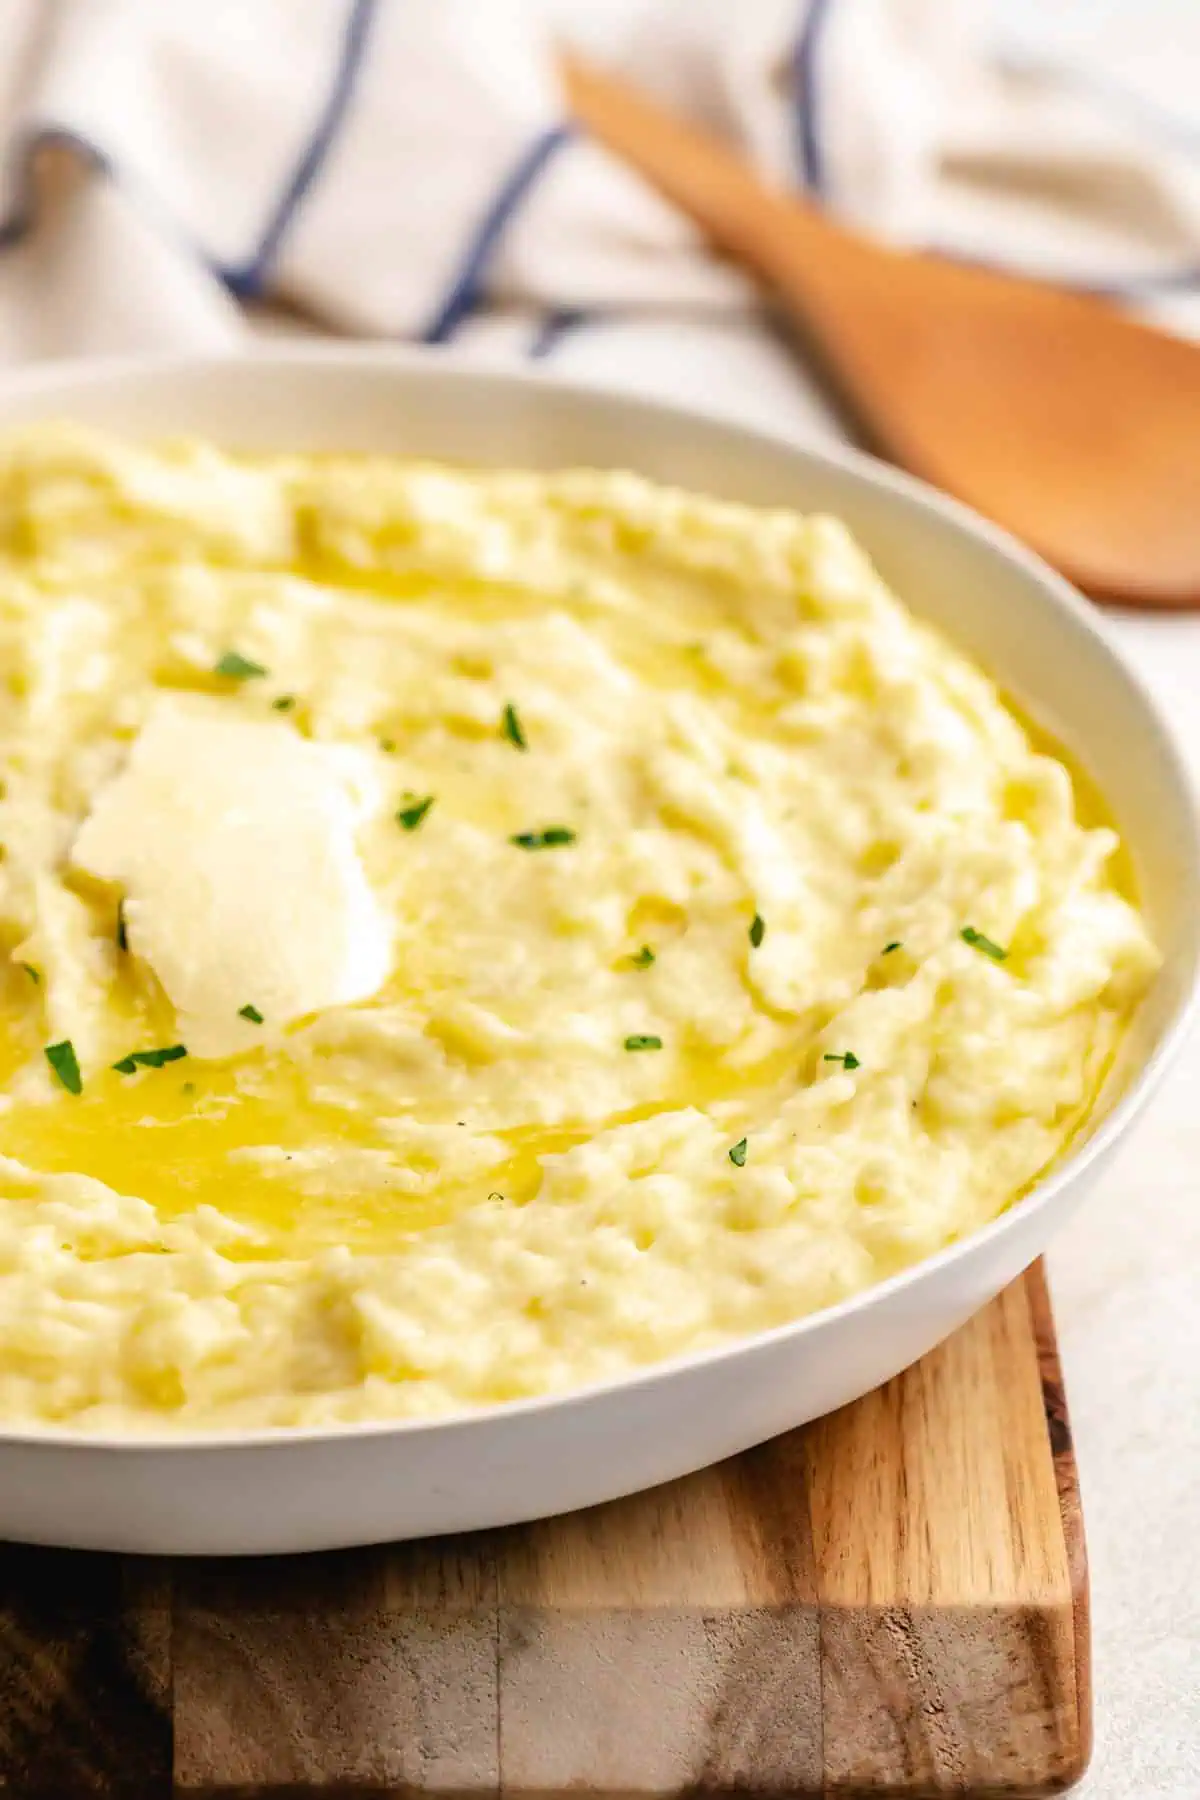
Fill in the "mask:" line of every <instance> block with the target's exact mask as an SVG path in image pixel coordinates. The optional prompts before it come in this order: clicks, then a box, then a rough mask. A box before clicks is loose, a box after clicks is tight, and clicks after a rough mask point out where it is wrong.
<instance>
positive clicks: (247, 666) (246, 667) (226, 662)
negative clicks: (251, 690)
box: [213, 650, 268, 681]
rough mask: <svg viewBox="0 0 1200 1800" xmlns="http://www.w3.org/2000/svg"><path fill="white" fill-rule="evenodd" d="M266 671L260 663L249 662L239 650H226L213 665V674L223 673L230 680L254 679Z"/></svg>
mask: <svg viewBox="0 0 1200 1800" xmlns="http://www.w3.org/2000/svg"><path fill="white" fill-rule="evenodd" d="M267 673H268V671H267V670H266V669H265V668H264V667H263V665H262V663H256V662H251V661H250V658H249V657H248V656H243V655H242V653H241V651H240V650H226V651H225V652H224V654H223V655H222V656H220V657H218V659H217V661H216V663H215V664H214V665H213V674H214V675H224V676H226V677H227V678H228V679H229V680H230V681H255V680H257V678H258V677H259V676H260V675H266V674H267Z"/></svg>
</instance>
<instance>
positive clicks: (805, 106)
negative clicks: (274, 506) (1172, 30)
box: [0, 0, 1200, 362]
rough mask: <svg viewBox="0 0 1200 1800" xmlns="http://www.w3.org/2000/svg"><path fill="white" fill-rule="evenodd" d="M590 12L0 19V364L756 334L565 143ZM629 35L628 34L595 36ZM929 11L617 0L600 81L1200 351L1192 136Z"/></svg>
mask: <svg viewBox="0 0 1200 1800" xmlns="http://www.w3.org/2000/svg"><path fill="white" fill-rule="evenodd" d="M595 14H596V8H595V7H594V6H589V5H587V4H586V3H585V0H575V3H574V4H572V0H253V4H247V3H246V0H4V4H3V6H0V361H9V362H12V361H25V360H28V359H31V358H36V357H43V356H53V355H69V354H87V353H96V352H107V351H127V350H131V349H167V348H187V347H197V348H210V349H211V348H213V347H219V346H221V345H222V344H229V345H235V344H237V343H239V342H240V341H241V340H242V339H243V338H244V336H245V334H246V333H247V331H248V330H253V329H256V328H259V327H260V326H261V324H262V322H263V321H264V320H266V321H269V322H272V323H274V325H275V326H276V327H277V328H278V326H279V325H280V323H281V322H282V323H283V325H284V328H287V327H288V325H289V324H293V323H298V322H299V321H305V322H307V324H308V326H309V328H313V327H315V328H316V329H319V330H322V331H329V332H337V333H341V334H350V335H361V336H370V337H385V338H401V339H412V340H418V341H424V342H427V343H446V342H449V341H451V340H453V339H458V338H463V339H466V340H468V341H470V340H471V339H473V338H477V337H478V336H479V335H480V334H481V333H482V332H484V331H485V330H486V327H487V325H488V323H489V321H491V322H494V321H495V320H496V319H497V318H503V319H504V320H505V321H507V322H508V323H509V325H510V327H511V330H510V333H509V341H510V342H512V343H513V344H514V345H516V346H517V347H519V348H522V349H524V350H525V351H526V352H527V353H530V354H544V353H546V352H548V351H549V350H550V349H551V348H552V347H553V345H554V344H555V342H556V340H557V339H558V338H559V337H560V336H561V335H562V334H563V333H564V332H569V331H570V330H572V329H576V328H579V327H581V326H582V325H583V324H585V323H586V322H587V321H589V320H594V319H597V318H600V319H603V318H604V317H606V316H610V317H614V318H617V317H626V316H631V315H636V314H638V313H649V314H654V315H658V316H675V315H678V316H679V317H681V318H686V317H688V316H691V317H695V316H697V315H703V316H706V317H711V316H713V315H718V316H719V315H724V314H734V315H736V314H745V313H746V312H747V311H748V310H750V309H752V308H753V307H754V306H755V304H756V303H755V300H754V297H753V295H752V294H751V293H750V292H749V290H748V288H747V286H746V284H745V282H744V280H743V279H742V277H741V276H740V274H739V273H738V272H737V271H735V270H732V269H730V268H728V267H726V266H724V265H722V264H720V263H718V262H716V261H715V260H713V259H711V258H709V257H707V256H706V255H705V254H704V252H703V248H702V246H701V245H700V243H699V242H698V240H697V238H696V235H695V233H694V231H693V229H692V228H691V226H690V225H689V224H688V222H687V221H686V220H684V219H682V218H681V217H680V216H679V215H677V214H676V213H674V212H673V211H672V210H671V209H670V208H669V207H668V206H667V205H666V204H664V203H663V202H662V201H660V200H659V199H658V198H657V196H656V195H655V194H653V193H652V192H651V191H650V190H649V189H648V188H647V187H646V186H645V185H644V184H643V183H642V182H641V181H640V180H639V179H638V178H637V177H636V176H634V175H632V174H631V173H629V172H628V171H626V170H625V169H624V168H623V167H621V166H620V165H619V164H617V163H616V162H614V161H613V159H612V158H610V157H609V156H608V155H607V154H606V153H605V152H604V151H602V150H601V149H599V148H598V147H596V146H594V145H592V144H589V143H588V142H586V141H585V140H583V139H581V138H580V137H579V136H578V135H577V134H576V133H575V132H573V131H572V129H571V127H570V125H569V123H568V122H567V121H566V119H565V118H564V116H563V110H562V102H561V98H560V95H559V92H558V89H557V84H556V81H555V74H554V64H553V34H554V33H555V32H559V33H565V34H566V35H567V36H571V35H573V34H575V33H581V34H582V41H583V42H584V43H585V44H586V43H587V42H588V41H589V38H594V37H595V32H596V23H595ZM618 15H619V17H618ZM973 17H974V11H973V8H972V6H971V5H968V4H955V5H948V4H947V3H946V0H804V3H803V4H801V5H799V6H798V5H797V4H796V0H737V3H736V4H730V3H729V0H640V3H636V0H634V3H630V0H621V4H620V5H619V6H616V7H615V9H614V10H613V11H612V12H611V13H610V14H609V16H608V18H607V21H606V29H605V31H604V32H603V34H602V35H603V37H604V40H605V41H604V49H605V53H606V54H607V55H608V56H609V57H610V58H612V59H613V60H614V61H615V62H616V63H617V64H618V65H619V66H621V67H622V68H625V69H626V70H628V71H629V72H631V73H633V74H635V75H636V77H637V78H638V79H639V80H640V81H642V82H643V83H644V84H645V85H646V86H647V87H649V88H651V89H653V90H655V91H657V92H658V93H660V94H661V95H662V96H663V97H664V98H666V99H668V100H669V101H671V102H672V103H673V104H675V105H677V106H680V107H682V108H683V109H685V110H686V111H688V112H690V113H691V114H692V115H693V116H694V117H696V118H697V119H699V120H701V121H703V122H704V123H706V124H708V125H710V126H712V127H714V128H715V129H717V130H719V131H722V132H724V133H726V134H727V135H728V136H729V137H730V138H731V139H732V140H734V141H735V142H737V143H738V144H740V145H741V147H742V148H743V149H744V151H745V152H746V153H747V154H748V155H749V156H751V157H752V158H753V159H754V160H755V161H756V162H757V163H758V164H759V165H760V166H761V168H762V169H763V170H764V171H765V172H767V173H768V174H769V175H771V176H772V177H773V178H775V179H776V180H779V181H783V182H786V183H790V184H792V185H793V186H794V187H796V188H797V189H799V190H802V191H804V192H806V193H807V194H808V195H810V196H811V197H812V198H813V199H814V200H816V201H817V202H818V203H819V204H820V205H822V206H825V207H828V208H830V209H832V210H834V211H836V212H838V213H840V214H842V215H843V216H844V217H845V218H846V219H847V220H849V221H852V222H854V223H856V224H859V225H862V226H864V227H867V228H869V229H871V230H874V231H877V232H879V233H881V234H883V235H885V236H888V237H891V238H893V239H896V240H899V241H904V242H909V243H913V244H917V245H922V246H932V247H937V248H941V249H944V250H947V251H949V252H951V253H953V254H958V255H965V256H970V257H976V258H981V259H985V260H989V261H996V262H1001V263H1004V264H1008V265H1011V266H1017V267H1023V268H1027V269H1033V270H1035V271H1037V272H1044V273H1048V274H1051V275H1054V276H1057V277H1059V278H1062V279H1065V280H1068V281H1071V282H1075V283H1079V284H1082V285H1088V286H1096V287H1101V288H1106V289H1111V290H1113V291H1114V292H1116V293H1118V294H1120V295H1127V296H1128V297H1129V298H1131V299H1132V300H1133V301H1134V302H1135V303H1137V304H1140V305H1144V306H1148V307H1152V308H1157V309H1158V310H1159V311H1160V312H1162V313H1163V314H1164V316H1166V317H1167V318H1168V320H1169V321H1171V322H1174V323H1176V324H1178V325H1180V326H1181V327H1182V328H1183V329H1193V328H1194V329H1197V330H1200V128H1198V129H1197V131H1196V132H1194V133H1193V132H1192V131H1191V130H1190V129H1189V127H1188V124H1187V122H1186V120H1180V119H1179V118H1178V117H1175V116H1173V115H1170V114H1167V113H1162V114H1159V113H1158V112H1156V111H1155V109H1154V108H1153V107H1152V106H1150V105H1147V104H1145V103H1143V102H1140V101H1138V100H1137V99H1136V97H1135V96H1133V95H1132V94H1123V93H1121V92H1120V91H1114V89H1113V88H1112V87H1103V86H1101V87H1096V86H1094V85H1090V84H1089V83H1088V82H1087V81H1085V80H1083V79H1081V78H1080V76H1079V72H1078V70H1071V69H1069V68H1063V67H1057V66H1045V65H1038V64H1036V63H1030V62H1029V60H1028V59H1025V60H1024V61H1018V60H1014V58H1013V56H1012V55H1009V57H1008V58H1007V59H1005V60H998V59H997V58H996V56H994V55H991V54H988V53H986V51H985V49H984V48H983V47H981V44H980V41H979V40H978V37H977V36H976V35H975V34H974V33H973V32H972V30H971V29H970V25H971V21H972V19H973Z"/></svg>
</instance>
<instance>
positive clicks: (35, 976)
mask: <svg viewBox="0 0 1200 1800" xmlns="http://www.w3.org/2000/svg"><path fill="white" fill-rule="evenodd" d="M21 967H22V968H23V969H24V971H25V973H26V974H27V975H28V977H29V979H30V981H32V982H34V983H37V982H39V981H40V980H41V979H42V972H41V970H40V969H35V968H34V966H33V964H32V963H22V964H21Z"/></svg>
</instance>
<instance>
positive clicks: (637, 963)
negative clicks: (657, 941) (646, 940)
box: [629, 944, 654, 969]
mask: <svg viewBox="0 0 1200 1800" xmlns="http://www.w3.org/2000/svg"><path fill="white" fill-rule="evenodd" d="M629 960H630V962H631V963H632V964H633V966H634V968H635V969H648V968H649V967H650V964H651V963H652V962H653V961H654V952H653V950H652V949H651V948H650V946H649V944H643V945H642V947H641V949H640V950H635V951H634V953H633V955H632V956H631V957H630V959H629Z"/></svg>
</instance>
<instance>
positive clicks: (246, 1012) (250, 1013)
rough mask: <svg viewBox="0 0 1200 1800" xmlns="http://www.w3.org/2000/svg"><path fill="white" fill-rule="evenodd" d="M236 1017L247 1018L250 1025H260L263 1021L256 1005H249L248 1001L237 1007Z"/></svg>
mask: <svg viewBox="0 0 1200 1800" xmlns="http://www.w3.org/2000/svg"><path fill="white" fill-rule="evenodd" d="M238 1018H239V1019H249V1021H250V1023H251V1024H252V1025H261V1024H262V1022H263V1016H262V1014H261V1013H260V1012H259V1010H258V1008H257V1006H251V1005H250V1004H249V1002H247V1004H246V1005H245V1006H239V1007H238Z"/></svg>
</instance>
